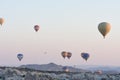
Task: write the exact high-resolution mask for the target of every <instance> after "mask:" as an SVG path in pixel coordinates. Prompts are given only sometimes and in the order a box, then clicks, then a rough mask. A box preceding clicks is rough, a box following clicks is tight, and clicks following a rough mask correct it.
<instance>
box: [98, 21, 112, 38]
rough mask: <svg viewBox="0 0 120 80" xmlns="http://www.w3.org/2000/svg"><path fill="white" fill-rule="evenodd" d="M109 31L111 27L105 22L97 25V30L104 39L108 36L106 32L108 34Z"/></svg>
mask: <svg viewBox="0 0 120 80" xmlns="http://www.w3.org/2000/svg"><path fill="white" fill-rule="evenodd" d="M110 29H111V25H110V24H109V23H107V22H102V23H100V24H99V25H98V30H99V32H100V33H101V34H102V35H103V37H104V38H105V36H106V35H107V34H108V32H110Z"/></svg>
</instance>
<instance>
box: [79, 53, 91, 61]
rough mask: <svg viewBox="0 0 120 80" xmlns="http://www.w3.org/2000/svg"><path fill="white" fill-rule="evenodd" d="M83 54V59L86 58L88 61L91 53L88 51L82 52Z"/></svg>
mask: <svg viewBox="0 0 120 80" xmlns="http://www.w3.org/2000/svg"><path fill="white" fill-rule="evenodd" d="M81 56H82V58H83V59H85V60H86V61H87V60H88V58H89V57H90V55H89V54H88V53H81Z"/></svg>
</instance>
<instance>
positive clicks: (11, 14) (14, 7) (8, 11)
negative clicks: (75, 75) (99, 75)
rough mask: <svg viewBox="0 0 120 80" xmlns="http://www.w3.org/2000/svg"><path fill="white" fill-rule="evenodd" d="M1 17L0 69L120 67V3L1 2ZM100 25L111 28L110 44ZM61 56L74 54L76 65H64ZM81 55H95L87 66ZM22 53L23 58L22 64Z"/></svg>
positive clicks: (84, 0) (106, 0)
mask: <svg viewBox="0 0 120 80" xmlns="http://www.w3.org/2000/svg"><path fill="white" fill-rule="evenodd" d="M0 17H3V18H4V19H5V22H4V24H3V26H0V65H8V66H16V65H17V66H18V65H22V64H46V63H50V62H54V63H56V64H61V65H112V66H120V62H119V61H120V22H119V21H120V0H0ZM100 22H109V23H110V24H111V26H112V28H111V31H110V33H108V35H107V36H106V38H105V39H103V36H102V35H101V34H100V33H99V31H98V24H99V23H100ZM36 24H37V25H40V30H39V31H38V32H35V31H34V29H33V27H34V25H36ZM62 51H70V52H72V57H71V59H70V60H68V59H65V60H64V59H63V58H62V56H61V52H62ZM81 52H87V53H89V54H90V58H89V59H88V61H87V62H86V61H85V60H83V59H82V58H81ZM18 53H22V54H23V55H24V58H23V59H22V61H21V62H20V61H19V60H18V59H17V54H18ZM45 53H47V54H45Z"/></svg>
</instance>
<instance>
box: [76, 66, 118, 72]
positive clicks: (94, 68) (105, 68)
mask: <svg viewBox="0 0 120 80" xmlns="http://www.w3.org/2000/svg"><path fill="white" fill-rule="evenodd" d="M76 67H77V68H81V69H85V70H90V71H92V72H94V71H97V70H102V71H103V72H104V73H120V67H115V66H99V65H82V66H76Z"/></svg>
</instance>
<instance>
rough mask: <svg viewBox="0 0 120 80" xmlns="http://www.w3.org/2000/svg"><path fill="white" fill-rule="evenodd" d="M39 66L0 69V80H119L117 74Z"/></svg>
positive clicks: (57, 66) (119, 75)
mask: <svg viewBox="0 0 120 80" xmlns="http://www.w3.org/2000/svg"><path fill="white" fill-rule="evenodd" d="M40 66H42V67H41V68H40ZM40 66H39V65H38V66H35V65H33V66H32V65H22V66H20V67H0V80H120V74H119V73H116V74H115V73H114V74H110V73H109V74H107V73H102V71H95V72H91V71H87V70H83V69H76V68H74V67H67V69H68V70H67V71H66V70H65V69H63V67H64V66H61V65H56V64H54V63H50V64H45V65H40ZM38 69H39V70H38Z"/></svg>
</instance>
